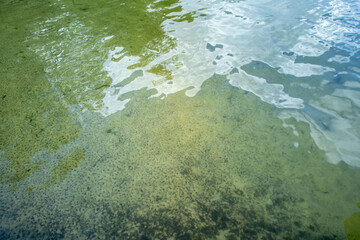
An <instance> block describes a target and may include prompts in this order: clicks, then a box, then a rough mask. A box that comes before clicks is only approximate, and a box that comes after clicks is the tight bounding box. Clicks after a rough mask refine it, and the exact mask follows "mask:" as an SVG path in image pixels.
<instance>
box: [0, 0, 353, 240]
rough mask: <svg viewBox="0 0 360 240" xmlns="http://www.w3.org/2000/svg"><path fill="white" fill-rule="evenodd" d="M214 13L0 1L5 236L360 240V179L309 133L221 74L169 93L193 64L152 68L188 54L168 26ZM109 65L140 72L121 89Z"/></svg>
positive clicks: (142, 5) (163, 6) (143, 5)
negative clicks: (123, 63)
mask: <svg viewBox="0 0 360 240" xmlns="http://www.w3.org/2000/svg"><path fill="white" fill-rule="evenodd" d="M149 6H150V9H151V10H152V11H149ZM206 17H207V16H206V14H203V13H202V11H201V9H199V11H197V12H194V11H188V12H187V11H186V9H183V8H182V6H181V4H180V3H179V1H177V0H173V1H150V0H143V1H122V0H119V1H79V0H73V1H67V0H63V1H61V2H60V1H54V2H46V3H45V2H44V3H39V2H37V1H28V2H26V3H24V2H22V1H2V2H1V3H0V32H1V34H0V94H1V95H0V120H1V122H0V148H1V149H0V150H1V152H0V156H1V165H0V167H1V168H0V170H1V172H0V177H1V185H0V193H1V194H0V201H1V205H0V217H1V231H0V238H2V239H30V238H35V239H60V238H65V239H346V234H348V236H349V238H350V239H356V237H357V236H359V235H356V234H359V233H356V231H357V230H356V226H357V224H358V222H359V215H358V214H356V212H357V211H358V209H357V206H356V204H357V202H359V201H360V190H359V189H360V172H359V168H356V167H352V166H349V165H347V164H345V163H344V162H340V163H339V164H337V165H334V164H330V163H329V162H327V161H326V155H325V152H324V151H323V150H321V149H319V148H318V146H317V145H316V143H315V142H314V140H313V138H312V137H311V129H310V126H309V124H308V123H306V122H300V121H297V120H295V119H294V118H291V117H290V118H286V117H284V116H285V115H286V114H285V113H284V111H283V110H282V109H280V108H276V107H275V106H273V105H269V104H267V103H265V102H263V101H261V100H260V99H259V98H258V97H257V96H255V95H254V94H253V93H251V92H248V91H244V90H241V89H239V88H236V87H233V86H231V85H230V84H229V80H228V79H227V78H226V77H225V76H222V75H218V74H214V75H213V76H212V77H210V78H208V79H207V80H205V81H204V82H203V83H202V84H201V88H199V91H198V92H197V94H196V95H195V96H192V97H188V96H187V94H186V92H187V91H189V90H191V88H188V87H186V85H184V86H185V87H183V88H181V87H180V90H181V91H176V92H175V93H172V94H168V95H167V96H165V94H161V95H160V96H157V95H156V94H157V93H159V92H161V91H160V90H159V89H160V88H157V86H162V85H161V84H164V83H165V84H169V85H171V84H174V85H176V84H177V82H176V81H177V79H174V77H173V72H175V71H176V69H181V68H182V65H181V61H179V59H177V58H176V57H174V58H171V59H166V60H164V61H155V63H153V61H154V60H155V59H157V58H159V57H160V58H161V56H163V55H166V54H167V53H169V52H171V51H174V49H175V47H176V46H177V44H178V43H177V41H176V39H175V38H174V37H173V36H172V35H171V32H170V33H169V32H167V31H166V28H165V27H164V26H165V24H164V23H165V22H166V21H170V23H168V22H167V24H176V23H183V24H186V23H190V22H192V21H194V19H196V18H206ZM109 36H112V37H109ZM119 46H121V49H116V47H119ZM215 47H216V46H215ZM219 47H220V46H219ZM109 51H110V52H111V51H114V52H115V53H116V54H117V55H116V54H115V55H116V56H115V57H114V55H111V54H110V55H109ZM109 56H110V57H111V56H112V58H111V61H114V62H116V61H120V60H123V59H126V58H129V59H130V60H129V61H133V60H131V59H134V58H136V61H135V62H131V64H130V65H129V66H128V67H126V68H123V69H121V68H120V69H119V72H118V74H119V75H121V74H122V73H121V72H126V71H129V70H134V72H133V73H132V74H131V75H130V76H129V77H127V78H125V79H124V80H122V81H121V82H119V83H114V78H111V76H109V75H108V74H107V72H106V71H105V70H104V69H103V66H104V62H106V61H107V60H109ZM150 63H152V65H151V64H150ZM149 64H150V65H151V66H150V67H148V68H147V70H146V71H143V70H137V69H138V68H139V67H146V66H149ZM168 64H170V65H172V66H173V67H174V70H173V71H172V69H169V68H168V67H166V65H168ZM199 71H201V69H200V68H199ZM249 71H250V70H249ZM236 73H238V71H237V72H236V70H234V71H233V72H232V74H236ZM147 74H153V75H156V76H157V77H158V78H156V80H153V81H152V84H153V86H154V87H148V86H147V85H146V84H145V86H144V87H142V88H140V89H136V88H134V89H130V90H128V91H127V92H124V93H123V94H121V95H120V97H119V99H118V100H119V101H120V102H122V101H123V104H122V105H121V106H118V108H117V111H113V110H111V109H110V110H104V107H107V106H108V105H107V103H106V100H104V99H106V94H107V93H106V90H109V89H113V92H112V94H113V95H115V96H116V94H117V93H119V91H120V92H121V91H123V90H122V89H124V88H125V87H126V86H127V85H128V84H129V83H134V82H136V81H142V80H141V79H142V78H139V77H144V76H145V77H146V76H148V75H147ZM139 79H140V80H139ZM141 84H142V83H141V82H140V83H139V86H142V85H141ZM180 85H181V84H180ZM176 86H178V85H176ZM154 96H155V97H154ZM128 99H130V100H128ZM104 102H105V103H104ZM125 103H126V105H125ZM288 111H290V112H291V111H293V112H296V110H288ZM104 112H105V113H106V114H104ZM108 113H112V114H108ZM282 116H283V117H282ZM289 116H291V114H290V115H289ZM354 213H355V214H354ZM353 214H354V215H353ZM352 215H353V217H352V218H350V217H351V216H352ZM346 219H349V220H347V221H348V225H346V224H345V225H346V226H349V227H347V233H345V228H344V221H345V220H346ZM345 223H346V222H345ZM354 226H355V227H354Z"/></svg>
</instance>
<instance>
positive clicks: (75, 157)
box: [41, 148, 85, 189]
mask: <svg viewBox="0 0 360 240" xmlns="http://www.w3.org/2000/svg"><path fill="white" fill-rule="evenodd" d="M84 158H85V149H83V148H78V149H76V150H75V151H73V152H72V153H70V154H69V155H68V156H66V157H65V158H63V159H61V160H60V161H59V163H58V165H57V166H56V167H54V168H53V169H52V170H51V171H52V174H51V179H50V180H48V181H47V182H45V183H44V184H43V185H42V186H41V188H42V189H44V188H47V187H49V186H51V185H53V184H57V183H59V182H61V181H63V180H64V179H65V178H66V175H67V174H68V173H69V172H70V171H72V170H74V169H75V168H76V167H77V166H79V165H80V163H81V162H82V161H83V159H84Z"/></svg>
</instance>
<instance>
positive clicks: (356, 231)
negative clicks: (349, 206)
mask: <svg viewBox="0 0 360 240" xmlns="http://www.w3.org/2000/svg"><path fill="white" fill-rule="evenodd" d="M357 206H358V208H360V203H358V204H357ZM344 227H345V232H346V236H347V237H348V239H349V240H357V239H360V212H357V213H354V214H353V215H352V216H351V217H350V218H348V219H346V220H345V222H344Z"/></svg>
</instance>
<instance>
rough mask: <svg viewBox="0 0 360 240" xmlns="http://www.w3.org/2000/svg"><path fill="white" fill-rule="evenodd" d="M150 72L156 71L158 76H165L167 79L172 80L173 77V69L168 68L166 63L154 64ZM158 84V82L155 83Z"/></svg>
mask: <svg viewBox="0 0 360 240" xmlns="http://www.w3.org/2000/svg"><path fill="white" fill-rule="evenodd" d="M148 72H150V73H154V74H156V75H158V76H162V77H164V78H165V79H166V80H171V79H172V74H171V71H170V70H168V69H167V68H166V67H165V66H164V65H162V64H157V65H155V66H153V67H152V68H151V69H150V70H148ZM154 85H155V86H156V84H154Z"/></svg>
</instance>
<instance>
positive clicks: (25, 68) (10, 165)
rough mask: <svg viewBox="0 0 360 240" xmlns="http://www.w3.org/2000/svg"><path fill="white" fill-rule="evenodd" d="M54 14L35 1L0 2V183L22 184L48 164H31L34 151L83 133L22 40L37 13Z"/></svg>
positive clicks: (51, 147)
mask: <svg viewBox="0 0 360 240" xmlns="http://www.w3.org/2000/svg"><path fill="white" fill-rule="evenodd" d="M35 9H36V10H35ZM52 10H53V9H52V8H51V7H49V6H46V5H43V4H39V3H35V2H31V3H29V4H28V5H26V6H23V5H21V4H20V3H17V4H8V5H7V4H5V3H2V4H1V13H0V21H1V25H0V28H1V32H3V33H4V32H6V34H1V36H0V42H1V45H0V78H1V80H0V93H1V96H2V98H1V101H0V116H1V117H0V149H1V150H3V151H4V153H3V154H2V156H1V161H2V171H1V175H0V176H1V183H9V184H11V185H13V186H15V185H16V184H17V183H18V182H21V181H24V180H25V179H27V178H28V177H29V176H31V175H32V174H33V173H34V172H35V171H37V169H38V168H39V167H41V166H42V165H43V163H44V162H32V161H31V158H32V157H33V156H34V154H35V153H36V152H38V151H39V150H43V149H48V150H49V151H56V150H57V149H59V148H60V147H61V146H62V145H64V144H66V143H68V142H70V141H72V140H73V139H74V138H75V137H76V136H78V134H79V131H80V125H79V124H77V123H76V122H74V121H73V117H72V116H71V114H69V110H68V108H67V107H64V106H63V105H62V104H61V99H60V98H59V97H58V95H57V94H56V93H55V92H54V91H53V88H52V85H51V83H50V82H49V81H48V79H47V78H46V76H45V73H44V68H45V66H44V64H43V63H42V62H41V61H40V59H39V58H38V57H37V56H35V55H34V54H33V53H32V52H31V51H30V50H29V45H28V44H26V43H25V42H24V41H25V40H26V38H27V36H28V35H30V34H31V29H32V27H33V24H34V22H37V21H39V19H33V15H34V13H36V12H44V11H49V12H51V11H52ZM18 15H21V16H22V17H23V18H22V20H19V19H17V16H18Z"/></svg>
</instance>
